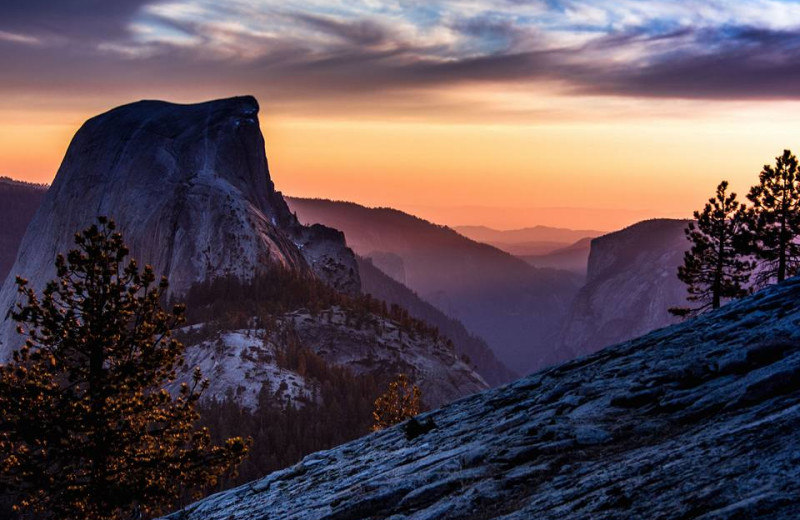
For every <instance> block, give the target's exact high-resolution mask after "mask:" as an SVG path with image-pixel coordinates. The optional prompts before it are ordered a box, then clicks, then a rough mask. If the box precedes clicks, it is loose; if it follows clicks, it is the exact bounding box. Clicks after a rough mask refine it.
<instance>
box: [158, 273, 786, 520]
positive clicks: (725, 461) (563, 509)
mask: <svg viewBox="0 0 800 520" xmlns="http://www.w3.org/2000/svg"><path fill="white" fill-rule="evenodd" d="M798 302H800V280H798V279H791V280H789V281H787V282H785V283H783V284H781V285H778V286H772V287H769V288H767V289H765V290H763V291H761V292H760V293H757V294H756V295H754V296H751V297H749V298H746V299H744V300H741V301H738V302H735V303H731V304H729V305H727V306H725V307H723V308H722V309H720V310H719V311H716V312H711V313H708V314H704V315H703V316H701V317H699V318H696V319H694V320H691V321H687V322H685V323H681V324H678V325H675V326H672V327H668V328H665V329H661V330H659V331H657V332H653V333H651V334H649V335H647V336H644V337H641V338H639V339H636V340H633V341H630V342H627V343H623V344H620V345H617V346H613V347H609V348H606V349H604V350H602V351H600V352H598V353H595V354H593V355H590V356H587V357H584V358H581V359H578V360H574V361H571V362H568V363H565V364H563V365H561V366H558V367H556V368H552V369H549V370H544V371H542V372H539V373H537V374H534V375H532V376H529V377H527V378H524V379H522V380H520V381H518V382H516V383H513V384H511V385H508V386H505V387H502V388H499V389H494V390H490V391H487V392H484V393H482V394H478V395H474V396H471V397H469V398H466V399H463V400H460V401H458V402H456V403H453V404H450V405H448V406H446V407H444V408H442V409H440V410H436V411H433V412H430V413H427V414H423V415H422V416H420V417H418V418H417V419H418V420H417V423H418V424H419V425H421V426H417V427H413V428H412V427H410V426H409V424H405V425H399V426H396V427H394V428H390V429H388V430H384V431H382V432H379V433H377V434H373V435H370V436H367V437H364V438H362V439H359V440H357V441H354V442H352V443H349V444H346V445H343V446H340V447H338V448H336V449H333V450H330V451H324V452H319V453H315V454H313V455H309V456H308V457H306V458H305V459H304V460H303V461H301V462H300V463H299V464H297V465H295V466H293V467H290V468H287V469H285V470H283V471H279V472H276V473H273V474H271V475H269V476H267V477H266V478H264V479H261V480H258V481H254V482H251V483H249V484H247V485H244V486H242V487H239V488H237V489H233V490H230V491H227V492H223V493H220V494H217V495H214V496H211V497H209V498H207V499H205V500H202V501H200V502H198V503H195V504H193V505H191V506H189V507H187V508H186V509H185V510H182V511H179V512H176V513H175V514H173V515H172V516H170V517H169V518H170V519H171V520H201V519H202V520H244V519H252V518H267V517H268V518H270V519H301V518H302V519H321V518H325V519H327V520H336V519H348V518H389V517H391V518H397V519H400V518H419V519H423V518H426V519H434V518H436V519H461V518H507V519H512V518H514V519H526V518H552V519H568V518H593V519H616V518H654V519H656V518H657V519H668V518H670V519H671V518H705V519H733V518H763V519H794V518H798V517H799V516H800V452H798V446H800V306H799V305H798Z"/></svg>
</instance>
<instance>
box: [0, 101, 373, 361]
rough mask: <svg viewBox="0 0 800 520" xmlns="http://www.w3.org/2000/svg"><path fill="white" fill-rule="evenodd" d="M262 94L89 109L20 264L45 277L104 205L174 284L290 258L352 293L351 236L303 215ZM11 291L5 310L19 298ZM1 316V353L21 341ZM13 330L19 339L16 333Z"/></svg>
mask: <svg viewBox="0 0 800 520" xmlns="http://www.w3.org/2000/svg"><path fill="white" fill-rule="evenodd" d="M258 110H259V107H258V103H257V102H256V100H255V99H254V98H252V97H249V96H245V97H236V98H230V99H224V100H217V101H211V102H207V103H200V104H195V105H177V104H172V103H166V102H163V101H140V102H138V103H132V104H130V105H125V106H122V107H119V108H115V109H113V110H111V111H109V112H106V113H105V114H101V115H99V116H96V117H94V118H92V119H90V120H88V121H87V122H86V123H85V124H84V125H83V126H82V127H81V129H80V130H79V131H78V132H77V134H76V135H75V137H74V138H73V140H72V143H71V144H70V146H69V149H68V150H67V153H66V156H65V158H64V161H63V163H62V165H61V167H60V168H59V171H58V174H57V175H56V178H55V180H54V181H53V185H52V186H51V188H50V189H49V190H48V192H47V195H46V196H45V198H44V201H43V203H42V205H41V207H40V208H39V210H38V211H37V213H36V215H35V216H34V218H33V220H32V222H31V224H30V226H29V228H28V232H27V233H26V234H25V237H24V238H23V240H22V244H21V246H20V249H19V253H18V255H17V259H16V263H15V264H14V267H13V268H12V271H13V272H14V273H15V274H19V275H22V276H24V277H25V278H27V279H29V280H31V282H32V283H33V284H34V286H35V287H41V286H43V284H44V283H45V282H46V281H48V280H50V279H52V278H53V277H54V274H55V269H54V267H53V262H54V259H55V256H56V254H58V253H60V252H66V251H68V250H70V249H71V248H73V245H74V244H73V241H72V237H73V235H74V233H75V232H76V231H79V230H81V229H83V228H85V227H86V226H88V225H89V224H91V223H93V222H95V221H96V217H97V216H98V215H106V216H109V217H112V218H114V219H115V220H116V221H117V223H118V225H119V228H120V229H121V231H122V232H123V233H124V236H125V240H126V242H127V243H128V245H129V246H130V247H131V251H132V255H133V256H134V257H135V258H137V259H138V260H139V261H140V262H141V263H148V264H151V265H153V266H154V268H155V271H156V273H158V274H161V275H164V276H167V277H168V279H169V281H170V291H171V292H172V293H173V294H182V293H185V292H186V291H187V290H188V289H189V287H191V286H192V284H194V283H197V282H199V281H203V280H208V279H211V278H214V277H217V276H226V275H233V276H236V277H239V278H242V279H247V278H249V277H252V276H253V275H254V273H257V272H258V271H259V270H261V269H265V268H268V267H270V266H273V265H282V266H285V267H287V268H289V269H295V270H305V271H310V272H313V273H314V274H315V275H316V276H318V277H319V278H321V279H323V280H325V281H326V282H327V283H329V284H330V285H332V286H334V287H336V288H337V289H339V290H342V291H346V292H357V291H358V290H359V287H360V285H359V278H358V267H357V265H356V261H355V257H354V256H353V254H352V252H351V251H350V250H349V249H348V248H347V247H346V245H345V242H344V237H343V235H342V234H341V233H340V232H338V231H336V230H333V229H329V228H325V227H324V226H319V225H318V226H311V227H306V226H303V225H301V224H300V223H299V222H298V221H297V219H296V218H295V217H294V215H293V214H292V213H291V212H290V211H289V209H288V208H287V206H286V203H285V202H284V200H283V196H282V195H281V194H280V193H279V192H278V191H276V190H275V187H274V185H273V183H272V181H271V180H270V176H269V169H268V166H267V159H266V155H265V151H264V140H263V137H262V135H261V131H260V129H259V122H258ZM15 298H16V292H15V287H14V284H13V280H8V281H7V283H5V284H4V286H3V289H2V291H0V309H3V312H2V313H1V314H0V318H3V317H5V312H6V309H8V308H10V307H11V306H12V304H13V302H14V301H15ZM13 330H14V327H13V324H11V323H10V322H9V321H8V320H6V321H4V322H1V323H0V358H2V356H3V355H7V354H8V351H9V349H11V348H15V345H12V344H11V343H12V342H13V343H16V338H15V337H14V336H15V333H14V332H13ZM12 338H13V339H12Z"/></svg>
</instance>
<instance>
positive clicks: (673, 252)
mask: <svg viewBox="0 0 800 520" xmlns="http://www.w3.org/2000/svg"><path fill="white" fill-rule="evenodd" d="M686 226H687V221H685V220H668V219H654V220H646V221H643V222H639V223H637V224H634V225H632V226H630V227H627V228H625V229H623V230H621V231H617V232H614V233H609V234H608V235H603V236H602V237H599V238H595V239H593V240H592V245H591V252H590V254H589V265H588V273H587V278H586V284H585V285H584V286H583V287H582V288H581V289H580V291H578V294H577V295H576V296H575V299H574V300H573V302H572V305H571V308H570V310H569V313H568V314H567V315H566V318H565V319H564V327H563V330H562V332H561V336H560V339H559V340H558V348H557V349H556V350H555V351H554V352H553V357H552V358H551V359H550V360H549V361H550V363H553V362H558V361H565V360H567V359H572V358H575V357H577V356H580V355H583V354H588V353H591V352H594V351H596V350H598V349H600V348H603V347H605V346H607V345H613V344H614V343H619V342H620V341H625V340H628V339H631V338H635V337H637V336H641V335H642V334H646V333H648V332H650V331H651V330H655V329H657V328H659V327H664V326H667V325H670V324H673V323H677V322H678V321H679V319H678V318H676V317H674V316H672V315H671V314H670V313H669V311H668V310H669V308H670V307H685V306H686V305H687V303H686V297H687V292H686V286H685V285H684V284H683V282H681V281H680V280H679V279H678V266H680V265H681V264H683V254H684V252H685V251H686V250H687V249H688V248H689V245H690V244H689V241H688V240H686V237H685V235H684V232H683V230H684V229H686Z"/></svg>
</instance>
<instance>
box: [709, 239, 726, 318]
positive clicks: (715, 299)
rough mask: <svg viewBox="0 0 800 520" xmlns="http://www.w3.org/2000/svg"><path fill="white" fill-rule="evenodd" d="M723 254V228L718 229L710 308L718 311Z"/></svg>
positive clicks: (720, 298) (720, 296)
mask: <svg viewBox="0 0 800 520" xmlns="http://www.w3.org/2000/svg"><path fill="white" fill-rule="evenodd" d="M724 254H725V227H724V225H723V226H721V227H720V231H719V245H718V246H717V266H716V269H715V270H714V288H713V290H712V299H711V308H712V309H719V307H720V305H721V300H722V269H723V258H724V256H723V255H724Z"/></svg>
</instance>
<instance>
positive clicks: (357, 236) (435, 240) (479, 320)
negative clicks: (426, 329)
mask: <svg viewBox="0 0 800 520" xmlns="http://www.w3.org/2000/svg"><path fill="white" fill-rule="evenodd" d="M287 201H288V203H289V205H290V207H291V209H292V210H293V211H295V212H296V213H297V215H298V218H299V219H300V220H301V221H302V222H304V223H317V222H318V223H322V224H324V225H326V226H331V227H334V228H336V229H340V230H342V231H343V232H344V233H345V237H346V240H347V244H348V245H349V246H350V247H352V248H353V250H354V251H355V252H356V253H358V254H359V255H361V256H363V257H366V258H372V261H373V263H374V264H375V265H376V266H377V267H378V268H380V269H381V270H384V272H386V273H387V274H390V275H391V276H393V277H394V278H395V279H396V280H398V281H403V283H404V284H405V285H406V286H408V287H409V288H411V289H412V290H414V292H416V293H417V294H419V295H420V296H421V297H422V298H423V299H424V300H427V301H428V302H430V303H432V304H433V305H435V306H436V307H437V308H439V309H440V310H442V311H443V312H445V313H446V314H448V315H449V316H451V317H453V318H456V319H458V320H459V321H461V323H463V324H464V326H465V327H466V328H467V330H469V331H470V332H471V333H473V334H476V335H478V336H480V337H481V338H483V339H485V340H486V342H487V343H488V344H489V346H490V347H491V348H492V350H493V351H494V353H495V354H496V355H497V357H498V358H499V359H500V360H501V361H502V362H503V363H504V364H506V365H507V366H509V367H514V368H515V369H516V370H519V371H520V372H523V373H524V372H527V371H530V370H532V369H534V368H536V367H539V366H541V363H542V360H544V359H548V358H549V357H551V352H550V351H551V350H552V348H553V344H554V341H555V336H556V334H557V332H558V330H559V328H560V324H561V320H562V319H563V317H564V315H565V313H566V310H567V308H568V306H569V304H570V302H571V301H572V297H573V296H574V294H575V293H576V292H577V289H578V286H579V284H580V277H579V276H577V275H575V274H573V273H568V272H564V271H555V270H544V269H536V268H534V267H532V266H530V265H528V264H526V263H525V262H524V261H523V260H521V259H519V258H516V257H514V256H512V255H510V254H508V253H506V252H504V251H500V250H499V249H497V248H495V247H492V246H490V245H487V244H482V243H479V242H475V241H473V240H470V239H468V238H466V237H464V236H463V235H460V234H459V233H457V232H455V231H453V230H452V229H450V228H447V227H444V226H438V225H436V224H432V223H430V222H428V221H425V220H422V219H420V218H417V217H414V216H412V215H409V214H407V213H403V212H401V211H397V210H394V209H389V208H367V207H364V206H360V205H358V204H354V203H350V202H335V201H329V200H319V199H300V198H293V197H287ZM387 259H388V265H386V266H384V263H385V262H387Z"/></svg>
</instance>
